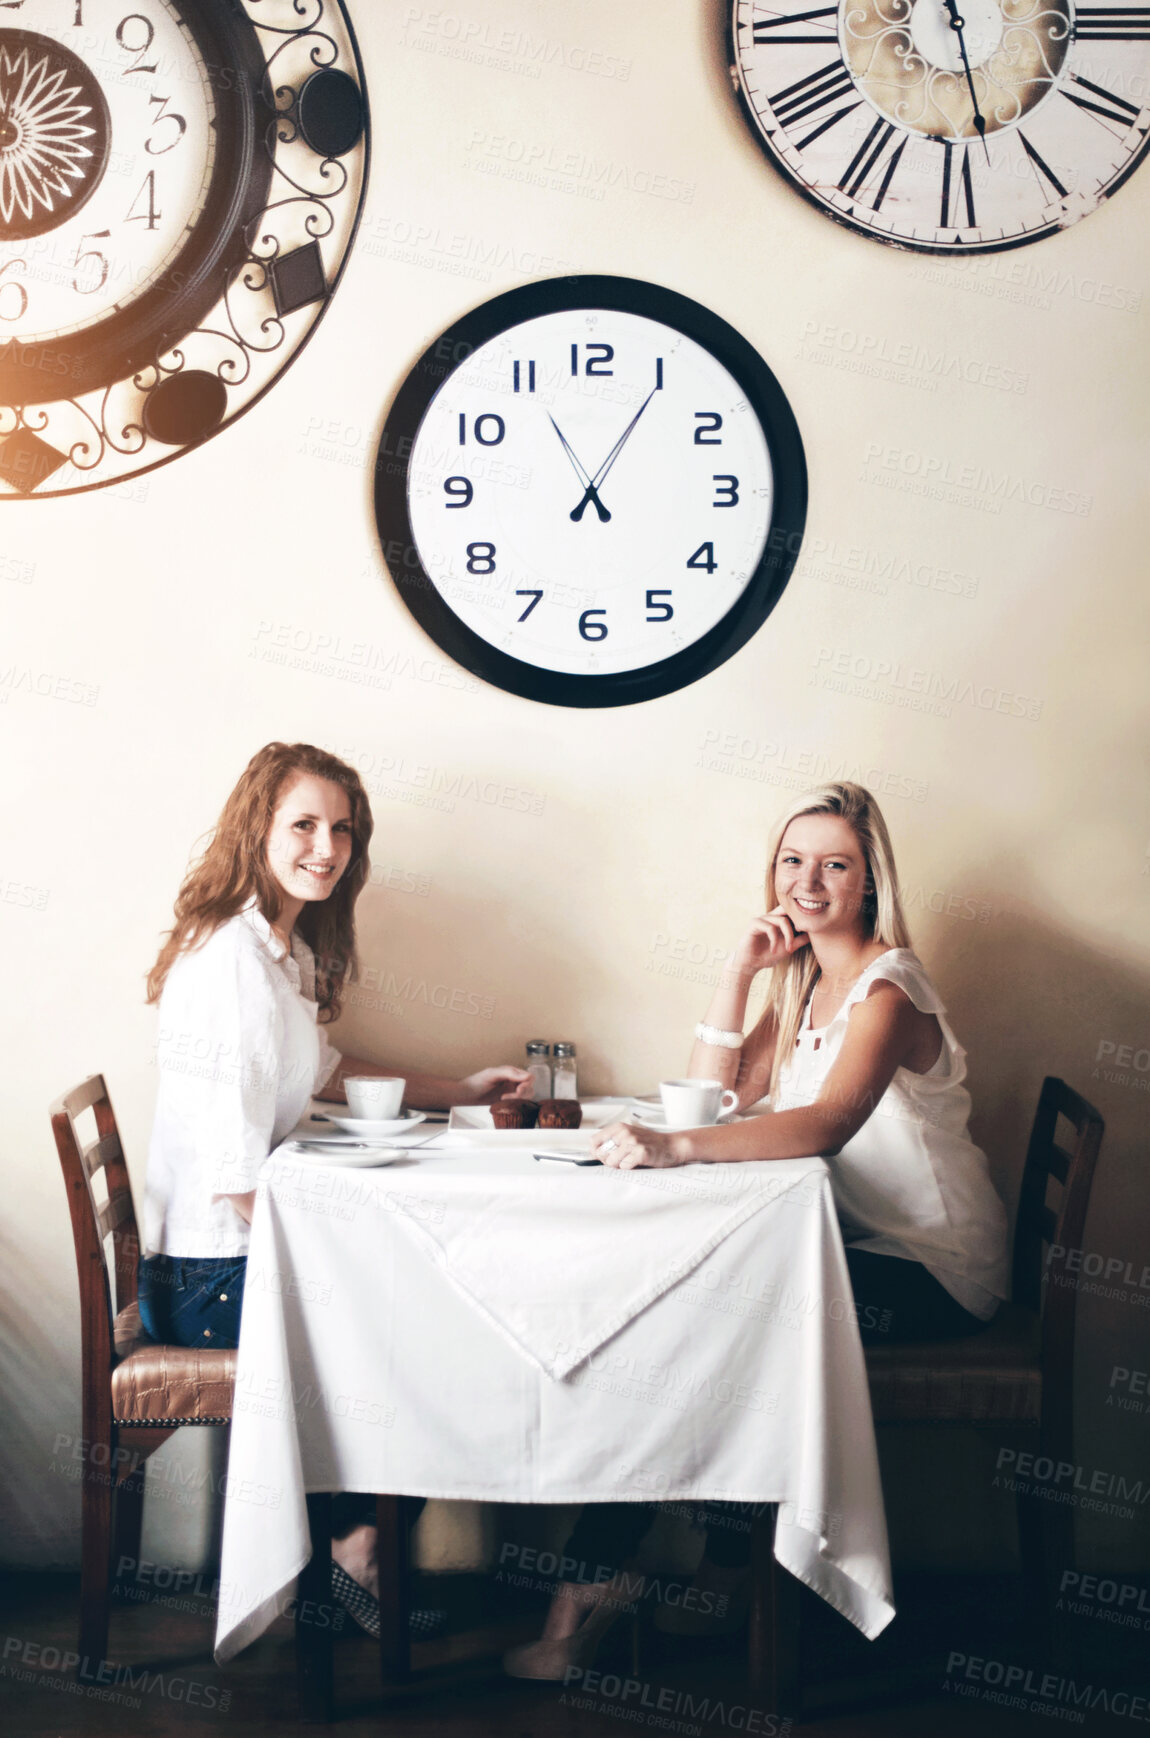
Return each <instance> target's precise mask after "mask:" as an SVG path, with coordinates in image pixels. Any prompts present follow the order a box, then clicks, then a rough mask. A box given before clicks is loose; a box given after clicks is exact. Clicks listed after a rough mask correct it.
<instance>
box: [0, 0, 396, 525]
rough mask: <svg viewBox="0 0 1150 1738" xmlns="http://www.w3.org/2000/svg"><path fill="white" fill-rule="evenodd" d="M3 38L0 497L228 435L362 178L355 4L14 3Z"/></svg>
mask: <svg viewBox="0 0 1150 1738" xmlns="http://www.w3.org/2000/svg"><path fill="white" fill-rule="evenodd" d="M2 20H3V21H2V22H0V497H9V498H13V497H15V498H25V499H27V498H29V497H33V498H43V497H51V496H58V495H67V494H74V493H77V492H79V491H83V490H87V489H94V488H100V487H105V486H107V485H109V484H113V483H120V482H123V481H124V480H125V479H127V478H129V477H133V476H137V475H139V474H140V473H141V472H143V471H149V470H153V469H155V468H156V467H157V466H158V465H163V464H167V463H169V462H170V461H171V460H172V459H174V458H177V457H179V456H180V455H181V454H182V453H184V452H186V451H187V450H188V449H190V448H193V447H196V446H198V445H199V444H200V443H201V442H202V441H204V440H206V439H207V438H208V437H209V436H211V435H213V434H215V433H216V432H217V431H218V430H220V429H222V428H224V427H226V426H227V424H228V423H230V422H231V421H233V420H234V419H235V417H236V416H238V415H240V414H241V413H242V412H243V411H244V410H246V409H248V408H249V407H250V406H251V405H252V404H254V403H255V401H256V400H257V399H258V398H260V397H261V396H262V395H263V393H265V392H266V391H267V390H268V389H269V388H270V387H271V386H272V385H273V384H274V383H275V381H276V380H277V379H278V377H279V376H280V375H281V374H282V373H283V371H284V369H285V368H286V367H287V366H288V365H289V363H290V362H291V361H292V360H293V359H294V357H295V356H296V355H297V354H298V353H299V351H300V349H301V347H302V346H303V344H305V343H306V341H307V339H308V338H309V337H310V335H311V332H312V331H313V329H314V327H315V325H316V322H317V321H318V319H319V318H320V316H321V315H322V313H323V311H324V309H325V308H326V306H327V303H328V301H329V300H330V298H331V295H332V293H333V291H334V289H335V286H336V284H337V282H338V280H339V277H340V274H341V272H342V269H343V266H344V263H345V261H346V258H347V255H348V252H349V249H350V246H351V242H352V239H353V237H354V234H355V229H356V225H357V223H358V219H359V214H360V210H361V208H362V203H363V195H364V190H365V186H366V178H367V160H368V146H369V126H368V113H367V103H366V97H365V93H364V78H363V69H362V66H361V63H360V58H359V51H358V48H357V45H356V42H355V38H354V35H353V33H352V29H351V24H350V20H349V19H348V16H347V13H346V11H345V9H344V6H343V4H342V0H17V4H16V5H9V6H7V7H5V9H4V12H3V15H2Z"/></svg>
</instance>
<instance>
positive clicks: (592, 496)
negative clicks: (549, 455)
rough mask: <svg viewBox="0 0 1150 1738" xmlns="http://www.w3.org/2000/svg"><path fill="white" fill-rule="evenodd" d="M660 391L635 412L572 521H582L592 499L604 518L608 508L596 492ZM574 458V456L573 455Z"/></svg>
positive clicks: (649, 397) (656, 389) (588, 489)
mask: <svg viewBox="0 0 1150 1738" xmlns="http://www.w3.org/2000/svg"><path fill="white" fill-rule="evenodd" d="M658 390H659V388H658V387H657V386H653V387H652V388H651V390H650V392H649V393H648V394H647V396H646V398H645V399H644V400H643V402H642V404H641V405H640V406H639V408H638V410H637V411H636V412H635V414H634V416H633V417H632V418H631V420H630V422H629V423H628V424H627V426H626V428H625V429H624V430H623V433H622V434H621V435H620V436H619V439H618V440H617V441H616V442H615V445H614V446H613V447H612V448H611V451H610V452H609V453H608V454H607V457H606V458H605V459H604V460H603V463H602V464H601V465H600V466H599V469H598V470H597V471H596V472H595V475H594V476H593V477H591V478H590V479H589V480H588V483H587V493H586V494H585V495H584V497H583V499H582V500H581V501H580V503H579V505H578V506H577V507H576V508H575V510H574V512H573V513H572V515H571V517H572V519H574V520H575V521H576V523H578V521H579V520H580V519H582V517H583V509H584V508H585V507H586V505H587V503H588V501H590V500H592V499H593V500H594V501H595V504H596V506H598V507H600V518H602V516H603V513H604V512H606V508H604V507H602V505H601V503H600V501H599V497H598V495H597V494H596V490H597V489H598V487H599V485H600V483H601V482H602V481H603V479H604V477H605V476H606V475H607V472H608V471H609V470H610V469H611V466H612V465H613V464H614V463H615V460H616V459H617V458H618V457H619V454H620V453H621V452H622V451H623V448H624V446H625V445H626V444H627V442H628V440H629V439H630V438H631V431H632V429H633V428H634V427H635V424H636V423H637V422H638V420H639V418H640V417H641V416H642V414H643V412H644V411H645V410H646V408H647V406H648V405H649V404H650V402H651V400H652V399H653V398H654V396H655V394H656V392H657V391H658ZM562 438H563V437H562V436H560V439H562ZM572 456H574V455H572ZM608 517H610V515H608Z"/></svg>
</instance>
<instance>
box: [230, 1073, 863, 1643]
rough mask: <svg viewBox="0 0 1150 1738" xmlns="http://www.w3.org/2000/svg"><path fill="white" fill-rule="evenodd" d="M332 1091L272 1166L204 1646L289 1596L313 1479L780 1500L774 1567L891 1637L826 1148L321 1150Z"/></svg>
mask: <svg viewBox="0 0 1150 1738" xmlns="http://www.w3.org/2000/svg"><path fill="white" fill-rule="evenodd" d="M330 1108H331V1107H330V1106H328V1107H321V1106H319V1105H318V1104H317V1105H315V1106H313V1111H312V1113H311V1115H309V1117H308V1118H306V1119H305V1121H304V1123H303V1124H301V1125H300V1128H299V1129H297V1130H295V1131H293V1134H292V1135H291V1136H290V1137H289V1138H288V1139H287V1140H286V1141H284V1142H283V1143H282V1144H281V1145H280V1146H279V1147H278V1148H277V1149H276V1150H275V1151H273V1152H272V1153H271V1154H270V1155H269V1157H268V1159H267V1160H266V1161H265V1163H264V1165H263V1167H262V1171H261V1177H260V1182H259V1188H258V1193H257V1199H256V1204H255V1209H254V1213H253V1217H252V1224H251V1242H250V1247H249V1253H248V1266H247V1278H246V1285H245V1295H244V1305H243V1315H242V1324H241V1331H240V1340H239V1350H238V1354H237V1375H236V1392H235V1403H234V1411H233V1418H232V1425H231V1437H230V1447H229V1458H228V1470H227V1478H226V1483H225V1496H224V1518H223V1544H222V1559H221V1570H220V1592H219V1612H218V1624H217V1631H216V1639H215V1656H216V1659H217V1661H218V1662H220V1663H221V1664H222V1663H224V1662H226V1661H227V1660H229V1659H231V1658H232V1657H233V1656H234V1655H235V1654H237V1653H238V1652H239V1651H240V1650H241V1649H243V1648H245V1647H246V1646H248V1645H249V1643H251V1642H253V1641H254V1640H255V1639H256V1638H257V1637H258V1636H259V1635H261V1634H262V1633H263V1631H264V1630H265V1629H266V1628H267V1627H268V1626H269V1625H270V1624H271V1623H272V1621H273V1620H274V1619H275V1618H276V1617H277V1616H278V1615H280V1614H281V1613H282V1612H283V1611H284V1610H285V1608H286V1606H287V1603H288V1602H289V1601H290V1600H291V1598H292V1595H293V1592H294V1590H295V1587H296V1584H297V1578H298V1577H300V1576H301V1574H302V1573H303V1572H304V1571H305V1567H306V1565H307V1564H308V1561H309V1558H310V1556H311V1552H312V1540H311V1536H310V1532H309V1522H308V1497H309V1495H310V1494H312V1493H317V1492H336V1491H350V1492H369V1493H370V1492H375V1493H386V1494H388V1495H390V1496H393V1497H404V1496H412V1497H415V1496H419V1497H429V1498H443V1499H447V1500H450V1501H460V1500H468V1501H472V1502H480V1503H491V1504H524V1503H529V1504H581V1503H595V1502H608V1503H612V1502H625V1501H636V1500H638V1501H643V1502H652V1501H656V1502H664V1503H674V1504H678V1503H693V1504H698V1503H704V1502H715V1501H719V1502H728V1503H736V1504H750V1505H762V1504H771V1505H777V1518H776V1524H775V1528H774V1546H773V1549H774V1555H775V1558H776V1559H777V1561H778V1563H780V1564H781V1565H783V1566H784V1567H785V1568H786V1569H787V1570H789V1571H790V1572H791V1574H792V1575H794V1576H796V1577H797V1578H798V1580H799V1581H801V1582H803V1583H805V1585H806V1586H807V1587H808V1588H811V1589H812V1590H813V1591H814V1592H815V1593H816V1594H818V1595H819V1596H821V1598H823V1599H824V1600H826V1601H828V1602H829V1603H830V1604H831V1605H832V1606H833V1607H834V1608H835V1609H836V1610H837V1611H839V1612H841V1613H842V1615H843V1616H844V1617H845V1618H847V1619H848V1620H849V1621H850V1622H851V1623H852V1624H854V1625H855V1626H856V1627H857V1628H858V1629H859V1630H860V1631H861V1632H862V1633H863V1634H864V1635H865V1636H867V1637H871V1638H873V1637H875V1636H877V1635H878V1634H879V1633H880V1632H881V1631H882V1629H883V1628H884V1627H885V1626H886V1624H887V1623H888V1622H889V1621H890V1619H891V1618H892V1616H893V1615H894V1607H893V1604H892V1596H891V1580H890V1564H889V1556H888V1549H887V1537H886V1523H885V1517H884V1512H883V1502H882V1489H881V1485H880V1480H879V1469H878V1460H877V1455H876V1450H875V1437H874V1428H873V1423H872V1418H871V1411H870V1400H869V1394H868V1389H867V1377H866V1369H865V1365H864V1361H863V1353H862V1348H861V1345H860V1341H859V1334H858V1325H857V1320H856V1314H855V1310H854V1307H853V1302H852V1294H851V1286H850V1279H849V1275H848V1272H847V1266H846V1261H845V1257H844V1251H843V1242H842V1237H841V1234H840V1230H839V1225H838V1220H837V1217H836V1214H835V1208H834V1201H833V1198H832V1192H831V1181H830V1174H829V1171H828V1166H827V1163H826V1161H825V1160H824V1159H822V1158H819V1157H813V1156H812V1157H809V1158H794V1159H785V1160H742V1161H739V1162H735V1163H720V1164H715V1163H711V1164H701V1163H696V1164H689V1165H683V1166H677V1167H673V1168H640V1169H634V1170H619V1169H614V1168H611V1167H607V1166H602V1165H592V1164H588V1163H585V1162H577V1161H585V1160H586V1159H587V1158H588V1156H589V1154H588V1148H589V1130H588V1127H586V1126H585V1127H583V1128H582V1129H580V1130H578V1131H566V1130H550V1129H549V1130H546V1131H543V1130H534V1131H526V1130H509V1131H498V1130H495V1129H493V1128H492V1127H491V1125H490V1116H489V1113H488V1114H487V1121H486V1124H484V1122H483V1116H482V1114H481V1113H472V1114H471V1115H470V1116H469V1117H467V1118H460V1117H458V1116H456V1115H453V1119H452V1122H453V1125H456V1124H458V1123H459V1122H461V1121H462V1122H463V1123H464V1125H465V1126H442V1125H440V1126H438V1127H437V1125H435V1124H423V1125H421V1126H420V1127H418V1128H413V1129H412V1130H411V1131H410V1133H408V1132H405V1133H404V1135H403V1137H402V1141H401V1142H400V1143H399V1144H398V1145H393V1146H391V1147H390V1148H388V1149H387V1150H384V1151H376V1150H374V1149H373V1148H372V1146H371V1144H370V1143H367V1144H366V1145H353V1144H352V1143H351V1142H350V1141H348V1143H347V1149H346V1150H345V1151H341V1150H340V1148H339V1146H338V1145H337V1144H333V1145H332V1146H331V1147H320V1146H318V1145H315V1144H311V1143H314V1142H316V1141H317V1140H318V1139H319V1138H321V1136H322V1133H323V1130H322V1127H321V1125H319V1124H317V1122H316V1120H315V1116H316V1115H317V1114H322V1112H323V1111H324V1110H325V1109H326V1110H330ZM595 1109H596V1107H595V1106H593V1105H592V1106H585V1110H586V1111H587V1113H588V1120H589V1121H590V1122H594V1121H595V1120H596V1119H595ZM626 1109H627V1106H626V1105H625V1104H624V1105H622V1106H613V1105H608V1106H606V1108H603V1107H602V1106H600V1107H599V1112H598V1120H599V1121H600V1122H602V1121H603V1120H604V1118H605V1117H607V1116H610V1115H612V1114H623V1113H624V1112H625V1111H626ZM317 1128H318V1129H319V1130H320V1132H319V1134H317ZM332 1134H333V1137H334V1140H335V1141H336V1142H338V1141H339V1140H340V1139H343V1140H346V1139H347V1137H346V1136H343V1137H341V1136H340V1135H339V1134H338V1131H335V1130H334V1129H333V1131H332ZM301 1143H305V1144H301ZM537 1154H549V1155H556V1156H549V1157H537V1156H536V1155H537ZM501 1555H503V1554H502V1553H501Z"/></svg>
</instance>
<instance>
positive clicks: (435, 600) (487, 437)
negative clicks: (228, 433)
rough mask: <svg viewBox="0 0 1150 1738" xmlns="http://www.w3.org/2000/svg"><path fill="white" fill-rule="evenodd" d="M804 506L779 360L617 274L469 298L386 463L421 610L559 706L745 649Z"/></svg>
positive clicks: (431, 357)
mask: <svg viewBox="0 0 1150 1738" xmlns="http://www.w3.org/2000/svg"><path fill="white" fill-rule="evenodd" d="M806 501H807V479H806V465H805V460H804V456H803V446H802V441H801V439H800V436H799V430H798V426H797V424H796V422H795V418H794V415H793V414H792V412H791V408H790V405H789V404H788V403H787V400H786V397H785V395H784V393H783V390H782V387H781V386H780V385H779V382H778V381H777V380H776V378H775V376H774V374H773V373H772V372H771V370H770V368H769V367H768V366H767V364H766V362H765V361H764V360H763V358H762V357H761V356H760V355H759V354H758V353H757V352H756V351H755V350H754V349H753V348H752V346H751V345H750V344H749V343H748V342H747V340H746V339H745V338H743V337H742V336H741V334H740V333H738V332H736V331H735V330H734V328H733V327H731V326H729V325H728V324H727V323H726V321H724V320H722V319H720V318H719V317H718V315H716V314H714V313H712V312H711V311H710V310H709V309H707V308H704V307H701V306H700V305H699V303H697V302H694V301H691V300H689V299H688V298H687V297H686V296H681V295H678V294H676V293H675V292H673V291H671V290H667V289H663V288H661V287H659V286H658V285H655V284H649V283H642V282H639V281H637V280H635V279H631V278H616V277H599V276H579V277H571V278H556V279H551V280H549V281H545V282H542V283H535V284H526V285H524V286H522V287H521V288H519V289H515V290H510V291H508V292H507V293H506V294H504V295H501V296H496V297H495V298H494V299H493V300H491V301H489V302H486V303H484V304H483V305H482V306H481V307H479V308H476V309H475V310H473V311H472V312H471V313H470V314H467V315H465V316H464V317H463V318H462V319H461V320H459V321H458V322H457V323H456V324H455V325H454V326H452V327H451V328H450V329H449V330H448V331H446V332H445V333H443V335H442V336H441V337H440V338H438V339H437V340H436V341H435V342H434V343H433V344H432V345H431V346H430V347H429V348H428V350H427V351H426V352H425V353H424V355H423V356H422V357H421V358H420V359H419V361H418V362H417V363H416V365H415V367H414V368H413V369H412V371H411V373H410V374H409V375H408V377H407V379H406V381H405V382H404V383H403V385H402V386H401V387H400V389H399V392H398V394H397V396H396V398H395V400H394V402H393V404H392V406H391V409H390V410H389V412H388V414H387V419H386V424H385V427H384V431H383V435H382V438H381V440H380V446H379V453H378V457H377V462H376V473H375V509H376V520H377V525H378V529H379V536H380V542H381V547H382V550H383V556H384V560H385V561H386V563H387V565H388V567H389V568H390V570H391V573H392V576H393V578H394V580H395V583H396V585H397V587H398V590H399V593H400V596H401V597H402V599H403V601H404V603H405V604H406V605H407V607H408V609H409V610H410V611H411V613H412V615H413V616H414V617H415V618H416V620H417V621H418V622H419V623H420V625H421V626H422V627H423V628H424V629H425V630H426V632H427V633H428V634H430V635H431V637H432V638H433V639H434V640H435V641H436V642H437V643H438V644H439V645H440V646H441V647H442V648H443V650H444V651H445V652H447V653H448V654H449V655H450V656H451V657H452V658H454V659H455V661H456V662H457V663H459V664H462V665H463V666H464V668H465V669H468V670H471V671H472V672H473V673H474V674H475V675H477V676H481V677H482V678H483V679H484V680H485V681H488V682H491V683H494V684H496V685H497V686H499V687H501V688H504V689H506V690H508V691H509V692H510V693H513V694H519V695H522V696H524V697H526V698H528V699H531V700H540V701H545V702H547V703H549V704H551V705H559V706H584V707H587V706H625V705H629V704H631V703H633V702H635V701H641V700H651V699H654V698H655V697H657V696H659V695H664V694H670V693H672V692H673V691H674V690H676V689H678V688H681V687H683V686H684V685H685V684H686V683H688V682H693V681H695V680H696V679H697V678H698V677H700V676H702V675H705V674H706V673H707V672H708V671H710V670H713V669H715V668H716V667H717V666H718V665H720V664H721V663H723V662H724V661H725V660H726V659H727V658H729V657H731V656H732V654H733V653H735V652H737V651H738V650H739V649H740V647H742V646H744V645H745V644H746V643H747V641H748V640H749V639H750V638H751V636H752V635H753V634H754V633H756V631H757V630H758V629H759V628H760V627H761V626H762V624H763V623H764V622H765V621H766V619H767V616H768V615H769V614H770V612H771V610H772V609H773V608H774V606H775V604H776V602H777V601H778V599H779V597H780V596H781V594H782V592H783V588H784V586H785V585H786V583H787V579H788V577H789V575H790V572H791V570H792V568H793V566H794V563H795V560H796V557H797V555H798V551H799V545H800V543H801V540H802V534H803V525H804V520H805V515H806Z"/></svg>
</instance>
